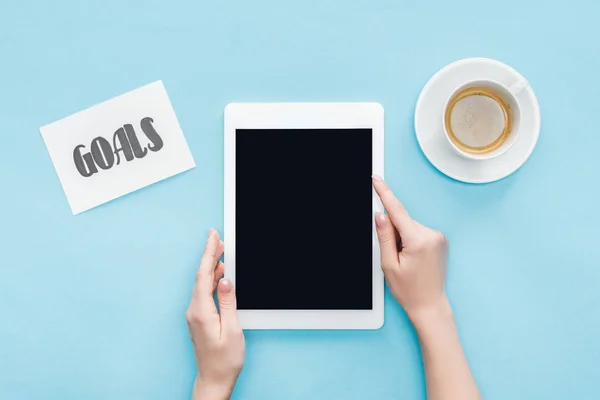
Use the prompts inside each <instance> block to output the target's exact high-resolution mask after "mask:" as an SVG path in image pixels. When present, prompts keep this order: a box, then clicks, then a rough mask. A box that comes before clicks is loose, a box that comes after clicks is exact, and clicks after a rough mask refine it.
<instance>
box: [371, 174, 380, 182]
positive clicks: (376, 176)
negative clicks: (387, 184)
mask: <svg viewBox="0 0 600 400" xmlns="http://www.w3.org/2000/svg"><path fill="white" fill-rule="evenodd" d="M371 178H373V180H374V181H375V182H383V178H382V177H380V176H379V175H372V176H371Z"/></svg>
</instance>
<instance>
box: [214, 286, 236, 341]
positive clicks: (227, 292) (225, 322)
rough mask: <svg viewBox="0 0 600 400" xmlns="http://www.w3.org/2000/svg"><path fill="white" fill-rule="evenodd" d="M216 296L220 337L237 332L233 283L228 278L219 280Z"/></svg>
mask: <svg viewBox="0 0 600 400" xmlns="http://www.w3.org/2000/svg"><path fill="white" fill-rule="evenodd" d="M217 296H218V298H219V310H220V312H221V337H223V336H226V335H229V334H233V333H236V332H239V331H240V330H241V329H240V322H239V320H238V314H237V302H236V298H235V290H234V289H233V284H232V283H231V281H230V280H228V279H221V280H220V281H219V285H218V290H217Z"/></svg>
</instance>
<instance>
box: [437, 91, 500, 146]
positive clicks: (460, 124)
mask: <svg viewBox="0 0 600 400" xmlns="http://www.w3.org/2000/svg"><path fill="white" fill-rule="evenodd" d="M444 121H445V125H446V131H447V132H448V136H449V137H450V140H452V143H454V145H456V147H458V148H459V149H460V150H462V151H464V152H467V153H471V154H487V153H491V152H492V151H494V150H497V149H498V148H499V147H500V146H502V145H503V144H504V142H506V139H508V137H509V135H510V133H511V130H512V113H511V109H510V106H509V104H508V103H507V102H506V101H505V100H504V99H503V98H502V96H501V95H500V94H498V93H497V92H496V91H495V90H493V89H491V88H487V87H483V86H475V87H469V88H466V89H462V90H461V91H459V92H458V93H456V94H455V95H454V96H453V97H452V98H451V99H450V101H449V102H448V106H447V107H446V110H445V116H444Z"/></svg>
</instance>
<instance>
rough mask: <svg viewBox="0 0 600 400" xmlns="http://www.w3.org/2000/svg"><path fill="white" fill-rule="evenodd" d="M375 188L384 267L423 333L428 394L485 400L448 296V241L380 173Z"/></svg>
mask: <svg viewBox="0 0 600 400" xmlns="http://www.w3.org/2000/svg"><path fill="white" fill-rule="evenodd" d="M373 187H374V188H375V191H376V192H377V194H378V195H379V198H380V199H381V202H382V203H383V205H384V207H385V209H386V210H387V212H388V215H385V214H378V215H377V216H376V217H375V218H376V219H375V224H376V225H377V235H378V236H379V243H380V247H381V267H382V268H383V272H384V274H385V278H386V280H387V282H388V286H389V287H390V290H391V291H392V294H393V295H394V297H395V298H396V300H398V302H399V303H400V304H401V305H402V307H404V310H406V313H407V314H408V317H409V318H410V320H411V321H412V323H413V325H414V326H415V329H416V331H417V335H418V336H419V342H420V343H421V351H422V354H423V365H424V366H425V377H426V381H427V398H428V399H430V400H441V399H444V400H450V399H451V400H454V399H456V400H481V394H480V393H479V389H478V388H477V383H476V382H475V379H473V374H472V373H471V370H470V368H469V364H468V363H467V359H466V358H465V354H464V351H463V349H462V346H461V344H460V339H459V337H458V331H457V329H456V324H455V322H454V317H453V315H452V308H451V307H450V302H449V301H448V298H447V296H446V268H447V263H448V241H447V240H446V238H445V237H444V235H442V234H441V233H440V232H437V231H434V230H433V229H430V228H427V227H426V226H423V225H421V224H420V223H418V222H417V221H414V220H413V219H412V218H411V217H410V216H409V215H408V213H407V212H406V210H405V209H404V207H403V206H402V204H400V202H399V201H398V199H396V196H394V194H393V193H392V191H391V190H390V188H389V187H388V186H387V185H386V184H385V182H383V180H382V179H381V178H380V177H378V176H373Z"/></svg>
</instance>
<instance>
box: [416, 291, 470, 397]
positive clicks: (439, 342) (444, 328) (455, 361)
mask: <svg viewBox="0 0 600 400" xmlns="http://www.w3.org/2000/svg"><path fill="white" fill-rule="evenodd" d="M411 320H412V321H413V324H414V326H415V329H416V331H417V334H418V336H419V342H420V344H421V352H422V354H423V364H424V366H425V377H426V381H427V398H428V399H429V400H479V399H481V395H480V393H479V389H478V388H477V384H476V383H475V379H474V378H473V375H472V374H471V370H470V369H469V364H468V363H467V359H466V358H465V354H464V351H463V349H462V346H461V344H460V339H459V337H458V331H457V329H456V324H455V322H454V316H453V314H452V308H451V307H450V304H449V303H448V302H447V301H443V302H442V303H441V304H440V305H439V306H436V307H432V308H430V309H427V310H422V311H420V312H419V313H417V314H414V315H412V316H411Z"/></svg>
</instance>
